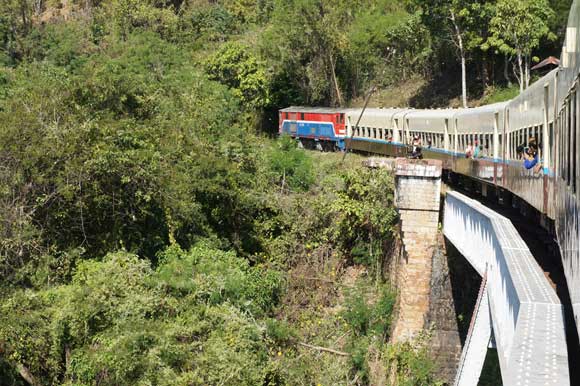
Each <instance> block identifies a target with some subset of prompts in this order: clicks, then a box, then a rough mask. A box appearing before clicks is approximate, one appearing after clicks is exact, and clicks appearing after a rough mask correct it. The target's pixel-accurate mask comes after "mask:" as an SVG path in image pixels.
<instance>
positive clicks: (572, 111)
mask: <svg viewBox="0 0 580 386" xmlns="http://www.w3.org/2000/svg"><path fill="white" fill-rule="evenodd" d="M572 95H573V97H572V100H571V102H572V106H570V140H569V141H568V142H570V163H571V165H572V168H571V171H570V180H571V181H570V186H571V187H572V192H573V193H576V146H577V144H576V119H577V116H578V111H576V109H577V107H578V104H577V102H576V98H577V94H576V92H575V91H574V92H573V94H572Z"/></svg>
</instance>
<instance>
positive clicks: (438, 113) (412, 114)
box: [407, 109, 464, 119]
mask: <svg viewBox="0 0 580 386" xmlns="http://www.w3.org/2000/svg"><path fill="white" fill-rule="evenodd" d="M463 110H464V109H440V110H439V109H438V110H423V109H421V110H410V111H409V113H408V114H407V118H409V119H412V118H435V119H436V118H449V117H452V116H453V115H455V114H457V113H460V112H462V111H463Z"/></svg>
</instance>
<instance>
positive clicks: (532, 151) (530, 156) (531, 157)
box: [522, 138, 542, 173]
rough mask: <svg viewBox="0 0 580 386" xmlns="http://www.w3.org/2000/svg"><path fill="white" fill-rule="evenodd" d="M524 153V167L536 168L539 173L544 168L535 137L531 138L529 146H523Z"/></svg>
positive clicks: (535, 170)
mask: <svg viewBox="0 0 580 386" xmlns="http://www.w3.org/2000/svg"><path fill="white" fill-rule="evenodd" d="M522 155H523V158H524V168H526V169H527V170H530V169H534V172H535V173H538V172H539V171H540V170H541V169H542V165H541V163H540V155H539V152H538V144H537V142H536V140H535V139H533V138H530V141H529V145H528V147H525V148H523V151H522Z"/></svg>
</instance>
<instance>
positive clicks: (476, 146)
mask: <svg viewBox="0 0 580 386" xmlns="http://www.w3.org/2000/svg"><path fill="white" fill-rule="evenodd" d="M473 158H479V141H478V140H477V139H476V140H475V147H474V148H473Z"/></svg>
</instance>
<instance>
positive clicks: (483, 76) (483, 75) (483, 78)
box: [481, 52, 489, 92]
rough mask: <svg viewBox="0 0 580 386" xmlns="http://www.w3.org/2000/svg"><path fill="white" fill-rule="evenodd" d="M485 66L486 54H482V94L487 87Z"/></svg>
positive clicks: (487, 72)
mask: <svg viewBox="0 0 580 386" xmlns="http://www.w3.org/2000/svg"><path fill="white" fill-rule="evenodd" d="M487 66H488V61H487V52H484V53H483V55H482V57H481V85H482V86H483V92H485V90H486V89H487V86H488V85H489V71H488V68H487Z"/></svg>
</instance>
